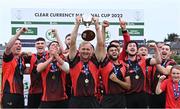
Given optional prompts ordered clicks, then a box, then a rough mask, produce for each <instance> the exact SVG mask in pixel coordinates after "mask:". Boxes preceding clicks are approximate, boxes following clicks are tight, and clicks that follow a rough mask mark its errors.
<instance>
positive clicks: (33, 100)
mask: <svg viewBox="0 0 180 109" xmlns="http://www.w3.org/2000/svg"><path fill="white" fill-rule="evenodd" d="M41 98H42V93H39V94H29V95H28V108H38V107H39V105H40V103H41Z"/></svg>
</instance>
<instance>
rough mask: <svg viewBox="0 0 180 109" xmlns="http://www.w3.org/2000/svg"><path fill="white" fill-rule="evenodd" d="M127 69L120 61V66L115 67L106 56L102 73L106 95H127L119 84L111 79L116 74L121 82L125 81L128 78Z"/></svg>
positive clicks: (102, 65) (101, 69)
mask: <svg viewBox="0 0 180 109" xmlns="http://www.w3.org/2000/svg"><path fill="white" fill-rule="evenodd" d="M126 70H127V67H126V66H125V64H124V62H123V61H119V65H114V64H113V63H112V62H111V61H110V59H109V58H108V57H107V56H106V57H105V59H104V60H103V62H102V63H101V68H100V73H101V75H102V81H103V85H104V87H105V94H120V93H125V91H126V90H125V89H124V88H122V87H121V86H120V85H119V84H117V83H115V82H113V81H112V80H110V79H109V76H110V75H111V74H112V73H115V74H116V76H117V78H118V79H119V80H122V81H124V79H125V77H126V76H128V75H127V73H126Z"/></svg>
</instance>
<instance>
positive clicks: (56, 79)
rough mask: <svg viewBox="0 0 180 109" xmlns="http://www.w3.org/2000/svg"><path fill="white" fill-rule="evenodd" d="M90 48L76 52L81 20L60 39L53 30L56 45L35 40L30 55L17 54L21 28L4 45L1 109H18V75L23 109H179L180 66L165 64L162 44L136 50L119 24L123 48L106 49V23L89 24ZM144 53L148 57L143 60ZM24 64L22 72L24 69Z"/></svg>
mask: <svg viewBox="0 0 180 109" xmlns="http://www.w3.org/2000/svg"><path fill="white" fill-rule="evenodd" d="M92 20H93V22H94V25H95V32H96V40H97V41H96V42H97V44H96V46H94V45H92V44H91V43H90V42H89V41H83V42H82V43H81V44H80V45H79V47H77V45H76V42H77V36H78V29H79V26H80V24H81V22H82V17H81V16H77V17H76V22H75V26H74V28H73V30H72V32H71V33H70V34H68V35H67V36H66V37H65V44H66V48H65V49H64V48H63V44H62V42H61V38H60V37H59V35H58V32H57V30H56V29H52V33H53V34H54V36H55V38H56V41H52V42H50V43H49V45H48V46H47V47H48V50H45V48H46V41H45V39H44V38H42V37H39V38H37V39H36V41H35V48H36V53H26V52H22V51H21V48H22V45H21V40H20V36H21V34H23V33H24V32H26V31H27V28H24V27H22V28H21V29H20V30H19V31H18V32H17V33H16V34H15V36H14V37H12V38H11V39H10V41H9V42H8V43H7V46H6V50H5V52H4V55H3V64H2V91H3V92H2V93H3V95H2V98H1V99H2V107H3V108H14V107H15V108H23V107H24V93H23V74H29V75H30V80H31V81H30V83H31V84H30V89H29V95H28V108H60V107H63V108H165V107H166V108H180V97H179V96H180V66H178V65H176V62H175V60H173V59H171V58H170V56H171V47H170V46H169V45H168V44H157V45H156V44H155V43H150V44H148V45H141V46H139V45H138V43H137V42H135V41H132V40H130V35H129V34H128V31H127V29H126V23H125V22H124V21H123V20H122V19H121V18H119V25H120V27H121V29H122V33H123V39H124V40H123V46H121V45H120V43H119V41H118V39H117V40H113V41H111V42H110V43H109V45H108V46H107V47H106V46H105V45H106V44H105V31H106V28H107V27H109V22H108V21H106V20H104V21H103V23H102V25H100V24H99V19H98V18H97V17H93V18H92ZM148 48H151V49H154V56H153V57H148ZM27 63H28V64H30V68H27V66H26V64H27Z"/></svg>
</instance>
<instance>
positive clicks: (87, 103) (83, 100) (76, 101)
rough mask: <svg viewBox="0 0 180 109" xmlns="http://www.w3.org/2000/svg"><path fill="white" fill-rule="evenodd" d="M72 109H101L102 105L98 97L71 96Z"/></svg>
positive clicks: (70, 104)
mask: <svg viewBox="0 0 180 109" xmlns="http://www.w3.org/2000/svg"><path fill="white" fill-rule="evenodd" d="M69 107H70V108H99V107H100V104H99V102H98V100H97V98H96V97H77V96H76V97H75V96H71V98H70V101H69Z"/></svg>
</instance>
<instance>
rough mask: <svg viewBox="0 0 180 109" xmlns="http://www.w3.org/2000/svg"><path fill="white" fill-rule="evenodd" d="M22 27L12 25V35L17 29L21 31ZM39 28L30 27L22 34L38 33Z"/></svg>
mask: <svg viewBox="0 0 180 109" xmlns="http://www.w3.org/2000/svg"><path fill="white" fill-rule="evenodd" d="M20 28H21V27H12V35H15V34H16V32H17V31H19V29H20ZM37 34H38V33H37V28H36V27H28V31H27V32H25V33H24V34H22V35H37Z"/></svg>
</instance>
